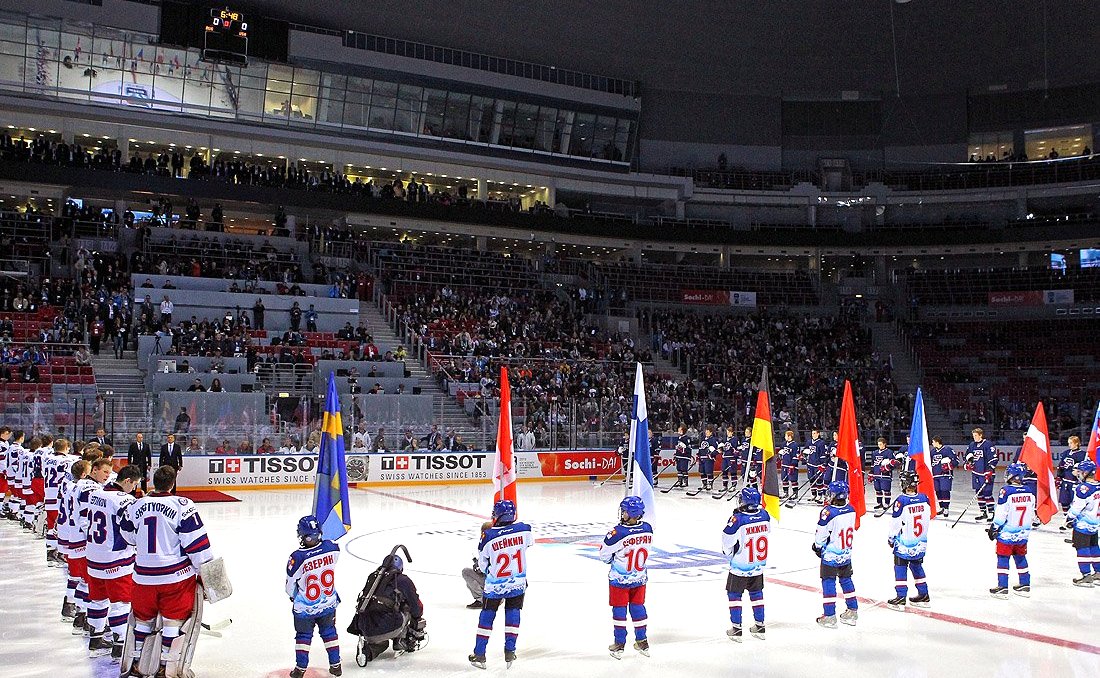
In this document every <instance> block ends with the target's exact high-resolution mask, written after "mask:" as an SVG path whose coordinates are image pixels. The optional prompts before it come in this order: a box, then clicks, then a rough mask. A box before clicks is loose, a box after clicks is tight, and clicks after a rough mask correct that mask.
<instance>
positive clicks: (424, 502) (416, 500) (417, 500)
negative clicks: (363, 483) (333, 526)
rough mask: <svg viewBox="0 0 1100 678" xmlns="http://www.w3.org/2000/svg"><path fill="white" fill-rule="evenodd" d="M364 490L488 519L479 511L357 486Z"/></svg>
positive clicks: (441, 509) (411, 502)
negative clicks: (470, 510) (464, 509)
mask: <svg viewBox="0 0 1100 678" xmlns="http://www.w3.org/2000/svg"><path fill="white" fill-rule="evenodd" d="M359 489H361V490H363V491H364V492H370V493H371V494H377V495H380V496H383V497H389V498H390V499H400V500H401V501H407V502H409V503H410V504H419V505H420V506H428V507H430V508H435V509H439V510H440V511H450V512H451V513H461V514H462V515H464V516H473V517H474V518H481V519H482V520H489V516H483V515H481V514H480V513H470V512H469V511H463V510H462V509H457V508H453V507H450V506H444V505H443V504H433V503H432V502H430V501H423V500H421V499H413V498H412V497H402V496H401V495H400V494H393V493H390V492H383V491H382V490H372V489H371V488H369V487H362V488H359Z"/></svg>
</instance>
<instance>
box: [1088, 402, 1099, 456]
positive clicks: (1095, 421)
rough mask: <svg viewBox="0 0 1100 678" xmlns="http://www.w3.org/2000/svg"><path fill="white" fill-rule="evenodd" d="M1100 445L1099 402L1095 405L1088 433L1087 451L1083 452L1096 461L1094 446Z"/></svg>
mask: <svg viewBox="0 0 1100 678" xmlns="http://www.w3.org/2000/svg"><path fill="white" fill-rule="evenodd" d="M1097 447H1100V404H1098V405H1097V406H1096V416H1095V417H1093V418H1092V433H1090V434H1089V447H1088V452H1086V453H1085V454H1086V455H1087V456H1088V458H1089V459H1091V460H1092V462H1093V463H1094V464H1095V463H1096V448H1097Z"/></svg>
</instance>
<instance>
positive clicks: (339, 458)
mask: <svg viewBox="0 0 1100 678" xmlns="http://www.w3.org/2000/svg"><path fill="white" fill-rule="evenodd" d="M313 515H315V516H317V520H318V522H320V523H321V531H322V533H323V534H324V537H325V539H339V538H340V537H343V536H344V535H345V534H347V533H348V531H349V530H350V529H351V504H350V502H349V501H348V469H347V465H346V464H345V461H344V425H343V423H342V422H341V420H340V397H339V395H337V393H336V377H335V376H334V375H333V374H332V373H331V372H329V375H328V395H327V396H326V397H325V416H324V419H323V420H322V424H321V449H320V451H319V452H318V459H317V486H316V488H315V489H314V492H313Z"/></svg>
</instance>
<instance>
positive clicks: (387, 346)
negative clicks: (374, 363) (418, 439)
mask: <svg viewBox="0 0 1100 678" xmlns="http://www.w3.org/2000/svg"><path fill="white" fill-rule="evenodd" d="M359 320H361V321H362V322H363V324H364V325H366V326H367V331H368V332H370V334H371V336H373V337H374V345H375V346H377V347H378V350H379V351H381V352H382V353H385V352H386V351H389V350H393V349H394V348H396V347H398V346H401V345H403V344H404V346H405V348H406V349H410V355H409V358H407V359H406V360H405V366H406V368H407V369H408V370H409V372H411V373H412V378H413V379H416V380H417V385H418V386H420V389H421V393H422V394H424V395H430V396H432V397H433V400H434V408H433V409H434V410H435V414H434V416H433V420H434V421H438V422H439V430H440V431H441V432H443V433H446V432H447V431H448V430H450V429H454V430H455V432H456V433H458V435H460V436H461V437H462V440H463V442H465V443H466V444H467V445H470V446H471V447H475V448H477V447H481V446H482V442H488V443H489V444H490V445H491V443H492V441H491V440H488V439H487V436H485V435H483V432H482V429H481V427H480V426H477V425H475V423H474V421H473V419H472V418H471V417H469V416H467V415H466V412H465V411H464V410H463V409H462V407H461V406H459V404H458V401H457V400H455V398H454V397H453V396H451V395H450V394H449V393H447V392H446V391H444V390H443V388H442V387H441V386H440V385H439V384H438V383H437V382H436V381H435V379H433V378H432V375H431V374H430V373H429V372H428V370H427V369H425V368H424V366H423V365H421V364H420V361H419V360H417V359H416V358H415V357H414V356H413V355H412V354H411V347H410V346H409V345H408V344H406V343H405V342H403V341H402V340H401V337H399V336H398V335H397V334H396V333H394V331H393V329H392V327H390V325H389V323H387V322H386V319H385V317H384V316H383V315H382V313H381V311H379V310H378V307H377V306H375V305H374V303H373V302H366V301H365V302H363V303H362V304H361V305H360V306H359ZM485 425H486V426H487V427H488V429H489V432H490V433H491V434H492V437H493V438H495V435H496V433H495V425H494V424H493V423H492V422H487V423H486V424H485ZM483 439H485V440H484V441H483Z"/></svg>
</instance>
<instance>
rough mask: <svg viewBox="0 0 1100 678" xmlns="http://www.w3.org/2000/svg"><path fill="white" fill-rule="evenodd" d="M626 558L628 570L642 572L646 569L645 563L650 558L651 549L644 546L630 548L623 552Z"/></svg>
mask: <svg viewBox="0 0 1100 678" xmlns="http://www.w3.org/2000/svg"><path fill="white" fill-rule="evenodd" d="M623 558H625V559H626V571H627V572H641V571H642V570H644V569H645V563H646V561H647V560H649V551H647V550H645V549H644V548H639V549H630V550H629V551H627V552H626V553H624V554H623Z"/></svg>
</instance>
